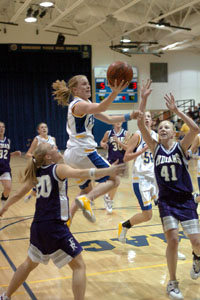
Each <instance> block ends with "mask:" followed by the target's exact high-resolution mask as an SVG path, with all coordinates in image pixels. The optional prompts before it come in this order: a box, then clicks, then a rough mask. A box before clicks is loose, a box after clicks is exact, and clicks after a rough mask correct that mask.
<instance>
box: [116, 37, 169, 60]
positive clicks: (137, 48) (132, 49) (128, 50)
mask: <svg viewBox="0 0 200 300" xmlns="http://www.w3.org/2000/svg"><path fill="white" fill-rule="evenodd" d="M151 45H158V42H156V41H132V42H129V43H120V44H117V45H113V43H112V42H111V46H110V49H111V50H113V51H116V52H119V53H122V54H124V55H127V56H131V55H132V54H153V55H156V56H159V57H160V55H161V54H162V53H163V52H162V51H160V50H159V51H157V50H151V49H149V46H151Z"/></svg>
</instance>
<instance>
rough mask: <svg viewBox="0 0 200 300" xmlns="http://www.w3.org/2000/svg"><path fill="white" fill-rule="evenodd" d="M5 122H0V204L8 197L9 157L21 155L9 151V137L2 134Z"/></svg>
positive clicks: (9, 185) (10, 183)
mask: <svg viewBox="0 0 200 300" xmlns="http://www.w3.org/2000/svg"><path fill="white" fill-rule="evenodd" d="M4 134H5V124H4V123H3V122H0V181H1V183H2V185H3V193H2V195H1V201H2V205H4V203H5V201H6V200H7V199H8V196H9V194H10V191H11V187H12V181H11V168H10V157H11V156H21V152H20V151H15V152H11V142H10V139H8V138H7V137H5V136H4Z"/></svg>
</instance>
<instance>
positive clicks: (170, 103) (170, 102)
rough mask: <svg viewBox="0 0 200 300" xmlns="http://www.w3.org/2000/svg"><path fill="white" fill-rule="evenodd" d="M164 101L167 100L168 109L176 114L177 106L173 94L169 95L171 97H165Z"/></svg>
mask: <svg viewBox="0 0 200 300" xmlns="http://www.w3.org/2000/svg"><path fill="white" fill-rule="evenodd" d="M164 99H165V103H166V106H167V108H168V109H169V110H170V111H172V112H176V111H177V106H176V103H175V99H174V96H173V95H172V93H169V95H167V94H166V95H165V96H164Z"/></svg>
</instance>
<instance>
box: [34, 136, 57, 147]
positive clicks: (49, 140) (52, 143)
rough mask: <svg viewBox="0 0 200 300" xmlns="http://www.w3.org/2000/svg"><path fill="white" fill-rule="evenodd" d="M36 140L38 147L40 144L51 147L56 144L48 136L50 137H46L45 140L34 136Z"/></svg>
mask: <svg viewBox="0 0 200 300" xmlns="http://www.w3.org/2000/svg"><path fill="white" fill-rule="evenodd" d="M36 139H37V141H38V145H39V144H42V143H48V144H50V145H53V146H55V145H56V144H55V140H54V138H53V137H52V136H50V135H48V138H47V139H45V138H43V137H41V136H39V135H37V136H36Z"/></svg>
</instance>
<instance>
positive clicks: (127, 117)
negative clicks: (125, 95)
mask: <svg viewBox="0 0 200 300" xmlns="http://www.w3.org/2000/svg"><path fill="white" fill-rule="evenodd" d="M130 119H131V115H130V114H125V115H124V120H125V121H126V122H127V121H129V120H130Z"/></svg>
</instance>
